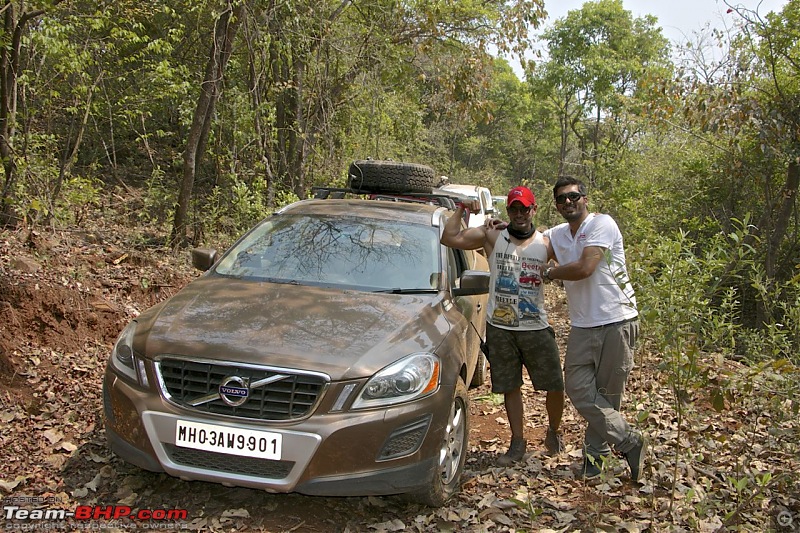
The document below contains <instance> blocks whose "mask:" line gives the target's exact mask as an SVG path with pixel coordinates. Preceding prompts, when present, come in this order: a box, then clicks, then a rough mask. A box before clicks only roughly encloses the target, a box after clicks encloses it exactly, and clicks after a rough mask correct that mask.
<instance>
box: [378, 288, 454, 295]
mask: <svg viewBox="0 0 800 533" xmlns="http://www.w3.org/2000/svg"><path fill="white" fill-rule="evenodd" d="M371 292H385V293H388V294H435V293H437V292H439V291H438V290H436V289H401V288H399V287H398V288H394V289H378V290H375V291H371Z"/></svg>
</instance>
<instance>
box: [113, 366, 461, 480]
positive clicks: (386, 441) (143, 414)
mask: <svg viewBox="0 0 800 533" xmlns="http://www.w3.org/2000/svg"><path fill="white" fill-rule="evenodd" d="M451 402H452V391H451V390H447V388H446V387H445V386H442V387H440V389H439V391H437V392H436V393H435V394H433V395H431V396H429V397H427V398H423V399H421V400H419V401H416V402H411V403H409V404H405V405H399V406H392V407H388V408H383V409H373V410H364V411H348V412H339V413H330V412H328V413H325V412H324V410H322V409H321V411H323V412H321V413H316V414H314V415H313V416H311V417H310V418H308V419H305V420H303V421H300V422H296V423H291V424H289V423H282V424H262V423H257V422H254V421H251V420H240V419H230V418H225V417H219V418H210V417H205V416H204V417H199V416H198V415H197V413H193V412H182V411H179V410H178V409H177V408H176V407H175V406H174V405H171V404H168V403H166V402H164V401H163V400H162V399H161V398H160V396H158V395H157V394H155V393H153V392H150V391H142V390H140V389H138V388H136V387H134V386H132V385H130V384H129V383H128V382H126V381H124V380H122V379H120V378H119V377H117V376H116V375H115V374H114V372H113V371H108V372H107V374H106V379H105V382H104V404H105V414H106V432H107V439H108V442H109V445H110V447H111V449H112V450H113V451H114V453H116V454H117V455H118V456H120V457H121V458H122V459H124V460H125V461H127V462H129V463H132V464H134V465H137V466H139V467H141V468H144V469H146V470H150V471H157V472H158V471H164V472H166V473H168V474H170V475H172V476H175V477H178V478H181V479H184V480H202V481H210V482H217V483H222V484H225V485H232V486H243V487H251V488H257V489H261V490H266V491H268V492H299V493H302V494H308V495H316V496H366V495H388V494H398V493H405V492H413V491H415V490H416V489H423V488H426V487H427V486H428V485H429V484H430V482H431V479H433V476H434V475H435V471H436V469H437V463H438V454H439V448H440V446H441V443H442V439H443V436H442V432H443V431H444V427H445V425H446V423H447V420H446V419H447V415H448V413H449V411H450V404H451ZM179 420H182V421H190V422H200V423H206V424H208V423H210V424H215V425H218V426H227V427H231V428H234V427H236V428H247V429H252V430H260V431H269V432H273V433H280V434H281V436H282V439H283V446H282V454H281V458H280V460H267V459H259V458H252V457H241V456H238V455H231V454H225V453H216V452H210V451H201V450H193V449H188V448H184V447H179V446H176V445H175V432H176V431H175V430H176V424H177V422H178V421H179Z"/></svg>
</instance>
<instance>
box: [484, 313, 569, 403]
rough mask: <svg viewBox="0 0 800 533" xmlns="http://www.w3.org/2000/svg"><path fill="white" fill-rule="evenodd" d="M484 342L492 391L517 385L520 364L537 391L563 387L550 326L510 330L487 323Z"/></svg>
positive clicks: (562, 373) (520, 368)
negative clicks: (532, 329) (487, 352)
mask: <svg viewBox="0 0 800 533" xmlns="http://www.w3.org/2000/svg"><path fill="white" fill-rule="evenodd" d="M486 344H487V345H488V346H489V355H487V356H486V358H487V360H488V361H489V371H490V373H491V376H492V392H494V393H498V394H502V393H504V392H511V391H513V390H516V389H518V388H520V387H521V386H522V367H523V365H524V366H525V368H527V369H528V375H529V376H530V378H531V382H532V383H533V387H534V388H535V389H536V390H544V391H563V390H564V372H563V370H562V368H561V359H560V357H559V354H558V345H557V344H556V335H555V332H554V331H553V328H551V327H548V328H545V329H540V330H536V331H513V330H508V329H502V328H498V327H495V326H492V325H491V324H486Z"/></svg>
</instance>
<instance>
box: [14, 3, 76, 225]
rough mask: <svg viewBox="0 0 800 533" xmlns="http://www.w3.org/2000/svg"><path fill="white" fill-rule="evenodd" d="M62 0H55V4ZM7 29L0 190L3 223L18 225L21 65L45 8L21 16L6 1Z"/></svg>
mask: <svg viewBox="0 0 800 533" xmlns="http://www.w3.org/2000/svg"><path fill="white" fill-rule="evenodd" d="M61 1H62V0H57V1H56V2H54V3H53V5H54V6H55V5H56V4H59V3H60V2H61ZM2 5H3V7H2V12H3V33H4V34H5V35H6V38H8V36H10V37H11V42H10V43H8V46H2V47H0V158H2V160H3V172H4V174H5V179H4V181H3V190H2V192H0V226H8V225H16V223H17V222H18V216H17V214H16V213H15V211H14V186H15V182H16V179H17V163H16V157H15V153H14V135H15V133H16V120H17V73H18V72H19V68H20V64H19V62H20V48H21V46H22V32H23V31H24V30H25V26H26V25H27V24H28V22H30V21H31V20H33V19H35V18H37V17H40V16H41V15H43V14H44V13H45V11H44V10H42V9H39V10H34V11H28V12H23V13H22V14H21V15H20V17H19V19H17V12H16V10H15V9H14V2H13V1H12V0H5V1H4V2H3V4H2Z"/></svg>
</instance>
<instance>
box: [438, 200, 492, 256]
mask: <svg viewBox="0 0 800 533" xmlns="http://www.w3.org/2000/svg"><path fill="white" fill-rule="evenodd" d="M476 202H477V200H476ZM463 215H464V207H463V206H462V205H460V204H459V206H458V207H457V208H456V211H455V213H453V214H452V215H450V218H448V219H447V224H445V225H444V230H443V231H442V238H441V239H440V241H441V243H442V244H444V245H445V246H449V247H450V248H458V249H459V250H477V249H478V248H482V247H484V245H485V244H486V241H487V232H486V229H485V228H484V227H478V228H465V229H461V218H462V217H463Z"/></svg>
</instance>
